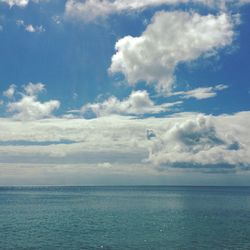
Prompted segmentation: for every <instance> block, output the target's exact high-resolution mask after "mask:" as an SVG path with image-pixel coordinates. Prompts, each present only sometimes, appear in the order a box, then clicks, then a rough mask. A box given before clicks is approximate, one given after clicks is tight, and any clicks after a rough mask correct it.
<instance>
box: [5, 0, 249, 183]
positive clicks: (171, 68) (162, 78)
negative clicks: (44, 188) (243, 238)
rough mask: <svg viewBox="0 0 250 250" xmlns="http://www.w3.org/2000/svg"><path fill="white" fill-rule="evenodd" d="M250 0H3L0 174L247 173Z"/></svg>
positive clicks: (162, 176)
mask: <svg viewBox="0 0 250 250" xmlns="http://www.w3.org/2000/svg"><path fill="white" fill-rule="evenodd" d="M249 11H250V4H249V1H247V0H239V1H236V0H230V1H223V0H220V1H214V0H210V1H203V0H192V1H188V0H185V1H180V0H145V1H142V0H141V1H130V0H124V1H123V0H115V1H109V0H105V1H99V0H92V1H91V0H86V1H80V0H65V1H58V0H56V1H55V0H53V1H51V0H36V1H35V0H0V13H1V14H0V38H1V40H0V43H1V46H0V55H1V56H0V93H1V96H0V100H1V106H0V127H1V132H0V166H1V170H0V173H1V177H0V185H12V184H15V185H19V184H22V185H23V184H27V185H28V184H44V185H46V184H52V185H53V184H55V185H58V184H62V185H64V184H67V185H69V184H77V185H97V184H119V183H123V184H147V183H149V184H191V185H192V184H194V185H195V184H199V185H200V184H201V183H205V184H210V185H212V184H215V185H220V184H221V185H224V184H234V185H241V184H242V185H245V184H246V183H248V181H249V178H250V176H249V173H248V170H249V166H250V158H249V156H248V155H249V153H250V152H249V146H250V134H249V132H248V127H249V125H250V124H249V118H250V111H249V110H250V102H249V99H250V85H249V74H250V73H249V72H250V66H249V65H250V64H249V62H248V61H249V55H250V47H249V42H250V29H249V25H250V14H249V13H250V12H249ZM149 135H150V136H149ZM197 179H199V181H197Z"/></svg>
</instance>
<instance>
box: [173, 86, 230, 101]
mask: <svg viewBox="0 0 250 250" xmlns="http://www.w3.org/2000/svg"><path fill="white" fill-rule="evenodd" d="M227 88H228V86H227V85H223V84H219V85H216V86H214V87H205V88H196V89H192V90H188V91H178V92H174V93H172V94H171V95H181V96H182V97H183V98H184V99H190V98H195V99H197V100H202V99H208V98H212V97H215V96H217V93H218V91H222V90H224V89H227Z"/></svg>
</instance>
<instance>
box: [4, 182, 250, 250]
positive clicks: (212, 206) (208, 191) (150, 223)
mask: <svg viewBox="0 0 250 250" xmlns="http://www.w3.org/2000/svg"><path fill="white" fill-rule="evenodd" d="M0 248H1V249H67V250H68V249H90V250H91V249H110V250H111V249H115V250H116V249H117V250H123V249H155V250H161V249H209V250H214V249H250V188H249V187H162V186H161V187H12V188H7V187H5V188H4V187H2V188H0Z"/></svg>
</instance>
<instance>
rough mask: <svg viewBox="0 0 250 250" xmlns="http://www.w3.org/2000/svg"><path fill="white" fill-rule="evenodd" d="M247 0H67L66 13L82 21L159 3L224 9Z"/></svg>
mask: <svg viewBox="0 0 250 250" xmlns="http://www.w3.org/2000/svg"><path fill="white" fill-rule="evenodd" d="M249 2H250V1H249V0H240V1H239V0H112V1H111V0H86V1H79V0H68V1H67V2H66V5H65V12H66V15H67V16H69V17H71V18H78V19H81V20H83V21H87V22H89V21H93V20H95V19H96V18H98V17H106V16H108V15H111V14H114V13H121V12H128V11H138V10H143V9H145V8H149V7H155V6H160V5H168V6H178V5H180V4H195V5H205V6H207V7H209V8H219V9H226V8H228V7H231V6H237V5H239V4H240V5H242V4H246V3H249Z"/></svg>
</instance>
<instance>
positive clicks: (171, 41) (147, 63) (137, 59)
mask: <svg viewBox="0 0 250 250" xmlns="http://www.w3.org/2000/svg"><path fill="white" fill-rule="evenodd" d="M234 22H235V21H234V18H233V17H232V16H229V15H228V14H225V13H222V14H220V15H218V16H215V15H211V14H209V15H207V16H202V15H199V14H197V13H187V12H180V11H179V12H163V11H161V12H158V13H156V14H155V16H154V17H153V19H152V23H151V24H149V25H148V27H147V28H146V30H145V31H144V32H143V33H142V35H141V36H139V37H132V36H126V37H124V38H122V39H120V40H118V42H117V43H116V46H115V48H116V53H115V55H113V57H112V63H111V66H110V69H109V71H110V72H111V73H119V72H121V73H123V74H124V75H125V77H126V79H127V81H128V83H129V84H131V85H135V84H136V83H137V82H139V81H146V82H147V83H148V84H156V90H157V91H158V92H159V93H165V94H166V93H168V92H170V91H171V87H172V85H173V83H174V80H175V77H174V73H175V69H176V67H177V66H178V64H179V63H188V62H190V61H192V60H196V59H198V58H199V57H201V56H204V55H206V56H209V55H210V54H213V55H214V54H216V53H217V52H218V50H219V49H221V48H224V47H225V46H228V45H230V44H231V43H232V41H233V38H234Z"/></svg>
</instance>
